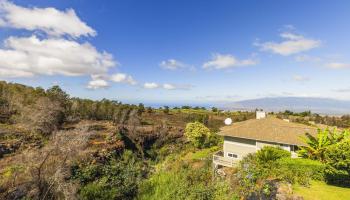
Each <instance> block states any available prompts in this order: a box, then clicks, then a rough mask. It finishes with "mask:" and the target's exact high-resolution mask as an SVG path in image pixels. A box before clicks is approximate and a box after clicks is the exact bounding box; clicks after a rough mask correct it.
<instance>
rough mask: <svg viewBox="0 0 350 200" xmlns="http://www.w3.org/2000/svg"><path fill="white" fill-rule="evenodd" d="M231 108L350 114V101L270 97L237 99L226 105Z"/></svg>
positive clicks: (226, 107)
mask: <svg viewBox="0 0 350 200" xmlns="http://www.w3.org/2000/svg"><path fill="white" fill-rule="evenodd" d="M224 108H225V109H230V110H253V109H256V108H261V109H264V110H266V111H275V112H276V111H283V110H291V111H296V112H299V111H305V110H310V111H312V112H315V113H319V114H335V115H340V114H350V101H345V100H337V99H331V98H315V97H312V98H311V97H270V98H259V99H250V100H243V101H236V102H233V103H228V104H226V105H225V106H224Z"/></svg>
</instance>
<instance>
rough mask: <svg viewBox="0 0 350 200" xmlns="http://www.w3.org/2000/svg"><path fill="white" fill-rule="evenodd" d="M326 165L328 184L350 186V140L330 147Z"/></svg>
mask: <svg viewBox="0 0 350 200" xmlns="http://www.w3.org/2000/svg"><path fill="white" fill-rule="evenodd" d="M325 163H326V165H327V168H326V181H327V182H328V183H331V184H336V185H343V186H350V140H345V141H343V142H340V143H337V144H335V145H332V146H330V147H328V148H327V150H326V151H325Z"/></svg>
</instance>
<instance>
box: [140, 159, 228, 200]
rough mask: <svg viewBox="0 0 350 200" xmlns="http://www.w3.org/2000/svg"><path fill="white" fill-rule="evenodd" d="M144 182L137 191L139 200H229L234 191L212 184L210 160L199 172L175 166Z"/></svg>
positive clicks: (179, 165) (184, 165)
mask: <svg viewBox="0 0 350 200" xmlns="http://www.w3.org/2000/svg"><path fill="white" fill-rule="evenodd" d="M171 165H172V167H171V168H170V169H166V170H162V171H160V172H158V173H156V174H154V175H153V176H151V177H150V178H149V179H147V180H145V181H144V182H143V183H142V185H141V187H140V191H139V196H138V198H137V199H139V200H148V199H162V200H172V199H183V200H225V199H227V200H229V199H230V200H231V199H233V197H234V194H233V193H232V192H233V190H232V189H231V188H230V187H229V185H228V184H227V182H225V181H223V180H217V181H213V179H212V173H211V160H208V162H207V163H206V164H205V166H202V167H201V168H193V166H191V165H189V164H186V163H182V162H180V163H179V162H176V161H175V163H171Z"/></svg>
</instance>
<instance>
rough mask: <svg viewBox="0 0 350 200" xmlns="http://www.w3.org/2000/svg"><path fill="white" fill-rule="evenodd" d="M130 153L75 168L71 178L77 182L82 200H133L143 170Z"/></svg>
mask: <svg viewBox="0 0 350 200" xmlns="http://www.w3.org/2000/svg"><path fill="white" fill-rule="evenodd" d="M142 168H143V166H142V164H141V163H140V162H138V161H137V160H136V158H135V157H134V156H133V154H132V152H130V151H126V152H124V154H123V155H121V157H120V158H115V157H111V158H107V161H104V162H103V163H96V164H88V165H86V166H81V165H80V166H75V167H74V168H73V169H72V176H73V177H72V178H74V179H77V180H79V182H80V183H81V184H82V186H83V187H82V188H81V190H80V192H79V194H80V196H81V198H82V199H133V198H134V197H135V196H136V194H137V190H138V184H139V181H140V180H141V177H142V176H143V172H144V170H143V169H142Z"/></svg>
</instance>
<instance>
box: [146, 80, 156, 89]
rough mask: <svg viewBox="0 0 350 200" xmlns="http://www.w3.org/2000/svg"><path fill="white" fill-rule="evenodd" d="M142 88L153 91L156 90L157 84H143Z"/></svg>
mask: <svg viewBox="0 0 350 200" xmlns="http://www.w3.org/2000/svg"><path fill="white" fill-rule="evenodd" d="M143 87H144V88H146V89H155V88H158V87H159V85H158V84H157V83H153V82H152V83H144V84H143Z"/></svg>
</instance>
